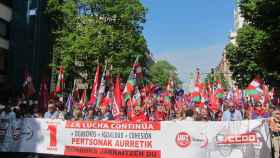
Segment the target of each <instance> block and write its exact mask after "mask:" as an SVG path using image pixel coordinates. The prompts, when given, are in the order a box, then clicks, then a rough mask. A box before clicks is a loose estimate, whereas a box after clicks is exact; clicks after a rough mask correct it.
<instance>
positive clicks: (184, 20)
mask: <svg viewBox="0 0 280 158" xmlns="http://www.w3.org/2000/svg"><path fill="white" fill-rule="evenodd" d="M141 1H142V3H143V5H144V6H145V7H146V8H147V9H148V13H147V15H146V19H147V21H146V23H145V24H144V36H145V38H146V40H147V43H148V47H149V49H150V51H151V52H152V54H153V55H154V56H155V58H156V59H157V60H160V59H164V60H167V61H169V62H170V63H171V64H173V65H174V66H176V67H177V71H178V73H179V77H180V79H181V80H182V81H184V82H186V83H189V82H190V79H189V78H190V77H189V76H190V73H191V72H194V71H195V69H196V68H197V67H199V68H200V69H201V73H207V72H210V69H211V68H212V67H216V66H217V65H218V63H219V61H220V59H221V57H222V53H223V49H224V47H225V45H226V44H227V43H228V42H229V39H228V35H229V32H231V31H232V30H233V24H234V8H235V2H234V1H235V0H141Z"/></svg>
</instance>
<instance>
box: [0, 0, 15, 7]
mask: <svg viewBox="0 0 280 158" xmlns="http://www.w3.org/2000/svg"><path fill="white" fill-rule="evenodd" d="M0 3H2V4H5V5H6V6H9V7H12V3H13V1H12V0H0Z"/></svg>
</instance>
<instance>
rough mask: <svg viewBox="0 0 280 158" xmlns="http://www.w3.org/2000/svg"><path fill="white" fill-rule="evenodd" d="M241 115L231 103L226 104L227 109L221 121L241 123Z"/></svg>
mask: <svg viewBox="0 0 280 158" xmlns="http://www.w3.org/2000/svg"><path fill="white" fill-rule="evenodd" d="M242 119H243V118H242V114H241V112H240V111H239V110H237V109H236V107H235V105H234V103H233V102H229V103H228V109H227V110H226V111H224V113H223V117H222V121H241V120H242Z"/></svg>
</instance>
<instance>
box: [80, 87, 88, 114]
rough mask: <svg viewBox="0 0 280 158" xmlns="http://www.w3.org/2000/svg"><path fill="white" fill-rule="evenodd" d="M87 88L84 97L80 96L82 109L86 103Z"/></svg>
mask: <svg viewBox="0 0 280 158" xmlns="http://www.w3.org/2000/svg"><path fill="white" fill-rule="evenodd" d="M86 97H87V90H86V89H84V91H83V94H82V97H81V98H80V109H81V110H82V109H83V108H84V106H85V105H86Z"/></svg>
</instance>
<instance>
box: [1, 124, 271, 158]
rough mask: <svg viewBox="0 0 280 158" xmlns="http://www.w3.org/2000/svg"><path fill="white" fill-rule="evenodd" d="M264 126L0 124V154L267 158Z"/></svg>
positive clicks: (268, 143) (268, 142) (268, 153)
mask: <svg viewBox="0 0 280 158" xmlns="http://www.w3.org/2000/svg"><path fill="white" fill-rule="evenodd" d="M270 144H271V142H270V135H269V130H268V126H267V122H266V121H265V120H250V121H249V120H248V121H236V122H194V121H178V122H115V121H112V122H110V121H62V120H46V119H31V118H26V119H18V120H5V119H2V120H1V124H0V151H2V152H32V153H47V154H55V155H70V156H85V157H104V158H109V157H110V158H112V157H113V158H136V157H143V158H170V157H196V158H224V157H226V158H237V157H241V158H263V157H266V158H270V157H271V145H270Z"/></svg>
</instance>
